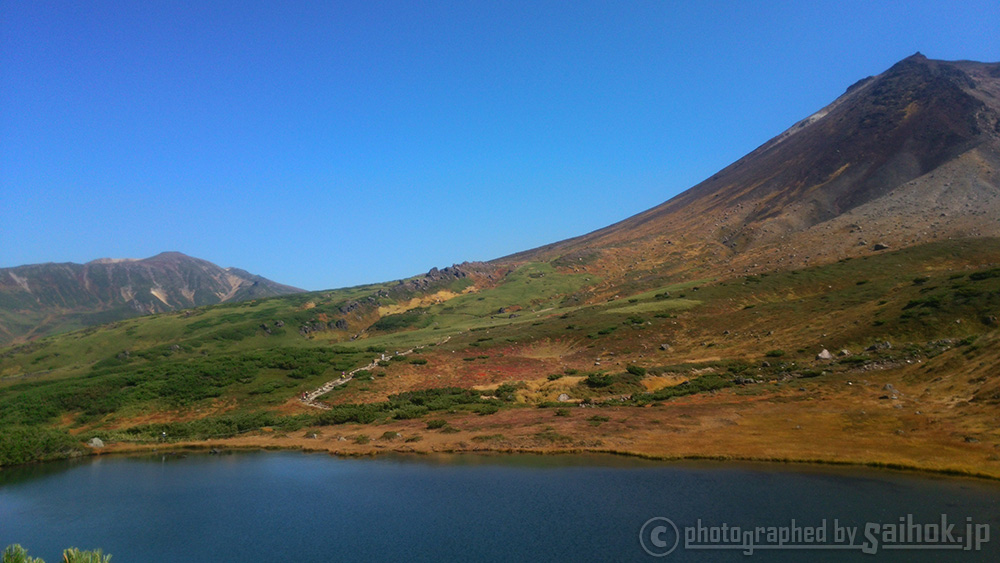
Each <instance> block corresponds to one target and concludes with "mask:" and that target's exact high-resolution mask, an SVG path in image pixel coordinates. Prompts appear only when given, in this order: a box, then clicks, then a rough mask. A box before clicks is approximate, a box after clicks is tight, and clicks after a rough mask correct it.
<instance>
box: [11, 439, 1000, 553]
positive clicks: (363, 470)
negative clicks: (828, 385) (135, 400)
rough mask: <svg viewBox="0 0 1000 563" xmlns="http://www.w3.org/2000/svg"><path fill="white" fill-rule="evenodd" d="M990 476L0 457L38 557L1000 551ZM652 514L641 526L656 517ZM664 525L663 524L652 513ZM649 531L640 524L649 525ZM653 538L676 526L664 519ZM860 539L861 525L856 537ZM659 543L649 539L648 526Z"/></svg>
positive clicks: (246, 456)
mask: <svg viewBox="0 0 1000 563" xmlns="http://www.w3.org/2000/svg"><path fill="white" fill-rule="evenodd" d="M907 514H912V515H913V518H914V520H915V521H917V522H924V523H929V522H938V521H940V519H941V515H942V514H945V515H946V517H947V518H948V519H949V521H950V522H955V523H958V524H959V525H958V526H957V529H958V531H960V532H961V531H962V530H963V526H964V524H965V522H966V518H967V517H969V518H971V519H972V521H973V522H974V523H978V524H988V526H989V531H990V541H989V542H988V543H985V544H983V545H982V546H981V549H980V550H979V551H949V552H944V551H936V550H935V551H928V550H925V551H899V550H896V551H890V550H887V549H881V550H880V551H878V552H877V553H876V554H875V556H874V557H873V556H866V555H863V554H861V553H859V552H858V551H857V550H840V551H825V550H823V551H818V550H817V551H808V552H802V551H777V550H772V551H757V552H756V553H755V554H754V555H752V556H745V555H743V554H742V553H740V552H739V551H735V550H718V549H711V550H700V551H696V550H693V549H685V548H684V545H683V541H681V543H680V544H679V546H678V547H677V548H676V549H675V550H674V551H673V552H672V553H670V554H669V555H667V556H666V557H663V558H658V559H656V558H653V557H650V556H649V555H647V554H646V552H645V551H643V548H642V544H640V537H639V536H640V530H641V529H642V527H643V525H644V523H645V522H647V521H648V520H650V519H651V518H654V517H664V518H669V519H670V520H671V521H672V522H673V523H675V524H676V525H677V526H678V530H679V531H680V534H681V535H683V534H684V532H683V529H684V527H692V526H696V523H697V520H698V519H701V520H702V523H703V524H704V525H706V526H707V525H721V524H723V523H726V524H728V525H729V526H742V527H747V528H752V527H756V526H761V527H769V526H770V527H781V526H785V527H787V526H789V524H790V521H791V519H795V520H796V522H797V523H798V525H799V526H803V525H805V526H810V527H811V526H819V525H820V524H821V522H822V520H823V519H827V521H828V523H827V524H826V526H828V527H829V526H832V521H833V519H838V522H839V524H840V525H842V526H845V529H846V526H848V525H850V526H860V527H861V528H862V529H863V528H864V526H865V524H866V523H867V522H875V523H893V522H897V521H898V520H899V518H900V517H905V516H906V515H907ZM998 524H1000V484H996V483H992V482H982V481H976V480H965V479H947V478H935V477H928V476H925V475H917V474H906V473H895V472H888V471H869V470H839V469H832V468H817V467H809V466H801V467H800V466H789V465H767V464H693V463H682V464H677V463H674V464H668V463H655V462H645V461H639V460H629V459H624V458H614V457H591V456H584V457H571V456H565V457H562V456H506V457H505V456H489V457H483V456H451V457H440V458H438V457H416V456H414V457H394V458H375V459H338V458H334V457H330V456H327V455H322V454H301V453H297V452H295V453H293V452H283V453H264V452H261V453H239V454H230V455H225V454H224V455H217V456H209V455H190V456H186V457H182V456H155V457H141V458H134V457H133V458H127V457H120V458H94V459H88V460H83V461H79V462H73V463H58V464H45V465H40V466H35V467H28V468H14V469H6V470H3V471H0V547H2V546H4V545H8V544H11V543H20V544H22V545H23V546H25V547H26V548H28V550H29V553H30V554H31V555H34V556H36V557H43V558H44V559H45V560H46V561H48V562H49V563H53V562H56V561H58V560H59V559H60V556H59V554H60V553H61V550H62V549H63V548H65V547H69V546H76V547H80V548H95V547H101V548H103V549H104V551H105V553H111V554H113V556H114V558H113V560H114V561H115V562H117V563H125V562H132V561H149V562H172V561H178V562H197V561H206V562H228V561H234V562H235V561H240V562H244V561H298V562H310V561H541V560H554V561H581V560H583V561H632V560H645V561H690V560H699V561H701V560H716V561H733V560H743V561H747V560H763V561H773V560H782V561H802V560H831V561H832V560H838V561H839V560H844V559H847V560H857V561H916V560H923V561H941V560H954V561H1000V528H998ZM650 529H651V528H650ZM661 531H662V530H661ZM647 537H648V534H647ZM657 539H660V540H664V539H666V540H671V538H670V537H669V536H664V535H662V534H661V535H660V536H658V538H657ZM859 542H860V540H859ZM646 545H652V546H653V548H654V549H656V547H655V544H649V543H647V544H646Z"/></svg>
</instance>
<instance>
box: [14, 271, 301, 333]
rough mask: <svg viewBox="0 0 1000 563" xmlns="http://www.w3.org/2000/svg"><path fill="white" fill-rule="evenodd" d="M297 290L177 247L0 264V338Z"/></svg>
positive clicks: (66, 328) (298, 290) (297, 290)
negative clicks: (149, 253) (140, 255)
mask: <svg viewBox="0 0 1000 563" xmlns="http://www.w3.org/2000/svg"><path fill="white" fill-rule="evenodd" d="M300 291H302V290H300V289H297V288H294V287H289V286H286V285H281V284H278V283H275V282H272V281H270V280H268V279H265V278H263V277H260V276H256V275H253V274H250V273H249V272H246V271H244V270H239V269H236V268H220V267H219V266H216V265H215V264H212V263H211V262H208V261H205V260H201V259H198V258H192V257H190V256H186V255H184V254H181V253H180V252H164V253H161V254H158V255H156V256H153V257H151V258H146V259H143V260H131V259H124V260H118V259H108V258H105V259H99V260H94V261H92V262H88V263H86V264H73V263H65V264H31V265H26V266H18V267H16V268H2V269H0V343H4V342H10V341H12V340H14V339H17V338H23V337H34V336H39V335H44V334H51V333H53V332H58V331H62V330H68V329H72V328H78V327H81V326H87V325H93V324H100V323H104V322H111V321H114V320H120V319H124V318H129V317H134V316H137V315H146V314H152V313H162V312H165V311H173V310H177V309H185V308H191V307H200V306H204V305H214V304H217V303H225V302H229V301H244V300H248V299H257V298H262V297H271V296H275V295H285V294H288V293H296V292H300Z"/></svg>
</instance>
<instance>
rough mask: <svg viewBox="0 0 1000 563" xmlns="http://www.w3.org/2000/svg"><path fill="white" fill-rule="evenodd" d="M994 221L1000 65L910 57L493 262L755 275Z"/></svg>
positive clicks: (974, 231)
mask: <svg viewBox="0 0 1000 563" xmlns="http://www.w3.org/2000/svg"><path fill="white" fill-rule="evenodd" d="M998 217H1000V63H976V62H965V61H962V62H946V61H934V60H929V59H927V58H925V57H924V56H922V55H919V54H917V55H914V56H912V57H909V58H907V59H905V60H903V61H901V62H899V63H897V64H896V65H894V66H893V67H892V68H890V69H889V70H887V71H886V72H884V73H882V74H881V75H879V76H876V77H870V78H868V79H865V80H862V81H860V82H859V83H857V84H855V85H854V86H852V87H851V88H849V89H848V91H847V92H846V93H845V94H844V95H843V96H841V97H840V98H838V99H837V100H836V101H834V102H833V103H832V104H830V105H829V106H827V107H826V108H824V109H822V110H820V111H819V112H817V113H816V114H814V115H812V116H810V117H808V118H806V119H804V120H803V121H801V122H799V123H797V124H796V125H795V126H793V127H792V128H790V129H789V130H787V131H785V132H784V133H782V134H781V135H779V136H777V137H775V138H774V139H772V140H770V141H768V142H767V143H765V144H764V145H762V146H761V147H759V148H757V149H756V150H754V151H753V152H751V153H750V154H748V155H747V156H745V157H744V158H742V159H740V160H739V161H737V162H735V163H734V164H732V165H730V166H729V167H727V168H725V169H723V170H722V171H720V172H719V173H718V174H716V175H714V176H712V177H711V178H709V179H708V180H706V181H704V182H702V183H701V184H698V185H697V186H695V187H693V188H691V189H690V190H688V191H686V192H684V193H682V194H680V195H678V196H677V197H675V198H673V199H671V200H669V201H667V202H666V203H664V204H662V205H660V206H658V207H655V208H653V209H650V210H648V211H646V212H643V213H640V214H638V215H636V216H634V217H631V218H629V219H626V220H624V221H622V222H620V223H617V224H614V225H611V226H609V227H607V228H604V229H601V230H599V231H595V232H593V233H590V234H588V235H584V236H581V237H577V238H574V239H569V240H566V241H563V242H559V243H555V244H552V245H548V246H545V247H541V248H538V249H535V250H531V251H528V252H523V253H520V254H516V255H513V256H510V257H507V258H505V259H501V260H502V261H521V260H553V259H557V258H559V257H560V256H565V255H569V256H571V257H574V256H586V255H587V254H588V253H593V252H594V251H606V250H608V249H612V248H613V249H614V252H613V253H609V252H602V254H604V256H605V258H606V259H608V260H612V258H613V260H612V261H614V262H616V264H617V265H618V266H620V265H621V264H622V263H636V262H638V261H639V260H644V261H648V262H649V263H650V265H654V264H655V265H664V266H666V267H668V268H672V269H677V270H679V271H682V270H687V269H690V268H701V269H702V270H704V269H708V270H713V271H720V272H724V271H729V270H733V271H744V270H750V271H753V270H761V269H774V268H783V267H788V266H792V265H801V264H803V263H805V264H808V263H817V262H827V261H830V260H835V259H839V258H842V257H844V256H849V255H857V254H864V253H870V252H872V248H873V247H874V245H875V244H877V243H882V244H886V245H889V246H892V247H900V246H910V245H912V244H918V243H922V242H929V241H932V240H939V239H943V238H954V237H970V236H971V237H979V236H997V235H998V234H1000V221H998V220H997V218H998ZM612 255H613V256H612ZM610 269H612V270H613V269H614V267H612V268H610Z"/></svg>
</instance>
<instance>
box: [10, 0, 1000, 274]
mask: <svg viewBox="0 0 1000 563" xmlns="http://www.w3.org/2000/svg"><path fill="white" fill-rule="evenodd" d="M998 29H1000V7H998V5H997V4H996V2H995V0H992V1H988V2H987V1H983V2H980V1H962V2H889V1H886V2H874V1H873V2H851V1H843V0H841V1H837V2H749V1H748V2H711V1H699V2H694V1H691V2H652V1H650V2H622V1H615V2H585V1H573V2H569V1H567V2H546V1H537V0H536V1H526V2H485V1H483V2H479V1H472V2H470V1H459V2H434V1H420V2H416V1H414V2H393V1H390V2H374V1H359V2H334V1H323V2H306V1H296V2H284V1H276V2H256V1H247V0H240V1H233V2H227V1H223V0H211V1H209V2H200V1H199V2H195V1H191V2H182V1H177V0H173V1H159V0H143V1H141V2H140V1H135V2H114V1H101V2H46V1H40V0H30V1H23V0H4V1H3V2H0V267H5V266H15V265H20V264H26V263H36V262H65V261H72V262H85V261H88V260H92V259H95V258H99V257H135V258H141V257H147V256H151V255H154V254H157V253H159V252H161V251H165V250H178V251H181V252H184V253H187V254H190V255H192V256H197V257H200V258H205V259H207V260H210V261H212V262H215V263H217V264H219V265H221V266H236V267H240V268H244V269H246V270H249V271H251V272H254V273H258V274H261V275H264V276H266V277H269V278H271V279H273V280H276V281H279V282H282V283H287V284H291V285H296V286H299V287H303V288H306V289H324V288H333V287H343V286H349V285H356V284H361V283H368V282H376V281H386V280H392V279H398V278H402V277H407V276H410V275H415V274H418V273H421V272H425V271H427V270H428V269H430V268H431V267H433V266H438V267H441V266H447V265H450V264H452V263H455V262H461V261H464V260H489V259H493V258H497V257H500V256H503V255H505V254H509V253H513V252H517V251H520V250H526V249H528V248H532V247H535V246H539V245H543V244H547V243H550V242H554V241H557V240H561V239H564V238H568V237H572V236H576V235H580V234H584V233H586V232H589V231H592V230H594V229H598V228H600V227H603V226H606V225H608V224H611V223H613V222H616V221H619V220H621V219H624V218H626V217H628V216H630V215H633V214H635V213H638V212H640V211H643V210H645V209H647V208H649V207H652V206H655V205H657V204H659V203H661V202H663V201H666V200H667V199H669V198H671V197H672V196H674V195H676V194H677V193H679V192H681V191H683V190H685V189H687V188H689V187H691V186H692V185H694V184H696V183H698V182H699V181H701V180H703V179H705V178H707V177H708V176H710V175H712V174H713V173H714V172H715V171H717V170H718V169H720V168H722V167H724V166H726V165H727V164H729V163H731V162H732V161H734V160H736V159H737V158H739V157H740V156H742V155H744V154H746V153H747V152H749V151H751V150H753V149H754V148H755V147H757V146H758V145H760V144H761V143H763V142H765V141H767V140H768V139H769V138H771V137H772V136H774V135H776V134H778V133H780V132H781V131H783V130H784V129H785V128H787V127H789V126H790V125H792V124H793V123H795V122H796V121H798V120H799V119H802V118H804V117H806V116H808V115H809V114H811V113H813V112H814V111H816V110H818V109H819V108H820V107H822V106H824V105H825V104H827V103H829V102H830V101H832V100H833V99H834V98H836V97H837V96H838V95H840V94H841V93H843V91H844V90H845V89H846V88H847V87H848V86H849V85H851V84H852V83H854V82H855V81H857V80H859V79H861V78H863V77H865V76H868V75H871V74H877V73H879V72H882V71H883V70H885V69H886V68H888V67H889V66H891V65H892V64H894V63H895V62H897V61H898V60H900V59H902V58H905V57H907V56H909V55H911V54H913V53H914V52H916V51H921V52H923V53H924V54H925V55H927V56H928V57H931V58H937V59H972V60H981V61H997V60H1000V36H998V32H997V30H998Z"/></svg>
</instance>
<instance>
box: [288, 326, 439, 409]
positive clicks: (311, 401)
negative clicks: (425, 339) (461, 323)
mask: <svg viewBox="0 0 1000 563" xmlns="http://www.w3.org/2000/svg"><path fill="white" fill-rule="evenodd" d="M449 340H451V337H450V336H449V337H447V338H445V339H444V340H442V341H441V342H438V343H437V345H441V344H444V343H445V342H448V341H449ZM421 348H423V346H416V347H413V348H410V349H409V350H406V351H405V352H396V353H395V354H385V353H382V354H379V356H378V357H377V358H375V359H374V360H372V361H371V363H370V364H368V365H366V366H362V367H359V368H354V369H353V370H351V371H349V372H346V373H344V374H343V375H341V376H340V377H338V378H337V379H334V380H332V381H327V382H326V383H324V384H323V386H322V387H320V388H319V389H316V390H314V391H310V392H308V393H305V394H304V395H302V397H300V398H299V400H300V401H302V404H303V405H306V406H309V407H314V408H317V409H324V410H329V409H330V405H327V404H326V403H322V402H320V401H318V400H317V399H319V398H320V397H322V396H323V395H326V394H327V393H329V392H330V391H332V390H333V388H334V387H338V386H340V385H343V384H345V383H347V382H348V381H350V380H352V379H354V375H355V374H356V373H358V372H359V371H361V370H368V371H371V370H373V369H375V368H377V367H378V363H379V362H387V361H389V360H390V359H391V358H392V357H393V356H406V355H407V354H412V353H413V351H414V350H420V349H421Z"/></svg>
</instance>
